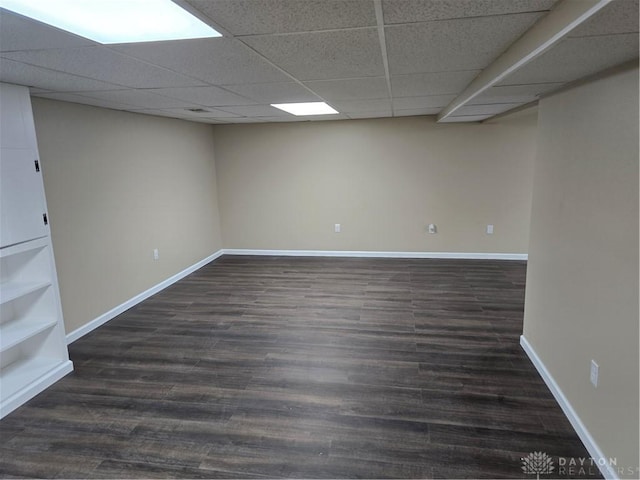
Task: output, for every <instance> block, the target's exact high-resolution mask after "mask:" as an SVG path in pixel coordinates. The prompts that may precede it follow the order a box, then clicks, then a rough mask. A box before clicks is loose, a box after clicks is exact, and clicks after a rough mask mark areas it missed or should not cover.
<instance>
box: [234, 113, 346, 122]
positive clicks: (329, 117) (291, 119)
mask: <svg viewBox="0 0 640 480" xmlns="http://www.w3.org/2000/svg"><path fill="white" fill-rule="evenodd" d="M349 117H350V116H347V115H343V114H341V115H311V116H308V117H296V116H295V115H288V114H287V115H286V116H283V117H257V118H256V119H257V120H260V121H262V122H269V123H272V122H279V123H282V122H317V121H326V120H349ZM250 120H251V119H250V118H245V122H244V123H251V122H250ZM254 120H255V119H254ZM233 122H234V123H235V120H234V121H233Z"/></svg>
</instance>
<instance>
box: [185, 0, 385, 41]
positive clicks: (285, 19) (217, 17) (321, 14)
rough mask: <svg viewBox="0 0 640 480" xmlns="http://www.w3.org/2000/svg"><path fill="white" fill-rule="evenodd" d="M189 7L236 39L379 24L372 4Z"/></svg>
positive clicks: (206, 0) (283, 1)
mask: <svg viewBox="0 0 640 480" xmlns="http://www.w3.org/2000/svg"><path fill="white" fill-rule="evenodd" d="M188 3H190V4H191V5H192V6H193V7H195V8H196V9H197V10H198V11H200V12H201V13H203V14H204V15H206V16H207V17H209V18H210V19H211V20H213V21H214V22H215V23H216V24H218V25H220V26H221V27H223V28H225V29H226V30H228V31H229V32H231V33H232V34H233V35H255V34H263V33H287V32H307V31H313V30H329V29H340V28H351V27H366V26H373V25H375V24H376V14H375V10H374V5H373V2H372V1H371V0H188Z"/></svg>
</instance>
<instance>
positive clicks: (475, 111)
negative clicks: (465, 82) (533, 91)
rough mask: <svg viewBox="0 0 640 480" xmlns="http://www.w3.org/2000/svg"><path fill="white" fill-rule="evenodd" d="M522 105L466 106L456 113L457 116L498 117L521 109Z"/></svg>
mask: <svg viewBox="0 0 640 480" xmlns="http://www.w3.org/2000/svg"><path fill="white" fill-rule="evenodd" d="M520 105H522V103H493V104H490V105H465V106H464V107H461V108H459V109H458V110H456V111H455V115H456V116H469V115H496V114H498V113H502V112H506V111H507V110H511V109H513V108H516V107H519V106H520Z"/></svg>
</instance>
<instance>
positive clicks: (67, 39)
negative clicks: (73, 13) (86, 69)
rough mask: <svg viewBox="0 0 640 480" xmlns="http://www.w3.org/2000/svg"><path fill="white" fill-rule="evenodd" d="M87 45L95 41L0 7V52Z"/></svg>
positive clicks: (93, 43)
mask: <svg viewBox="0 0 640 480" xmlns="http://www.w3.org/2000/svg"><path fill="white" fill-rule="evenodd" d="M88 45H96V43H95V42H92V41H91V40H88V39H86V38H83V37H79V36H77V35H73V34H71V33H68V32H65V31H63V30H59V29H57V28H54V27H50V26H49V25H46V24H44V23H41V22H36V21H35V20H30V19H28V18H26V17H23V16H22V15H17V14H15V13H13V12H10V11H8V10H4V9H2V8H0V52H8V51H13V50H39V49H46V48H72V47H83V46H88Z"/></svg>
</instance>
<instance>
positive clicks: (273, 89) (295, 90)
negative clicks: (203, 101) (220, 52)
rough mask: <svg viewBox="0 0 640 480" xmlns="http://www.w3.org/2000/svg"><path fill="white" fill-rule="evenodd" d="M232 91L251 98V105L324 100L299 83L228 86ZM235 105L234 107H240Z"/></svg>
mask: <svg viewBox="0 0 640 480" xmlns="http://www.w3.org/2000/svg"><path fill="white" fill-rule="evenodd" d="M225 88H226V89H227V90H231V91H232V92H235V93H237V94H239V95H242V96H243V97H247V98H251V99H253V101H251V102H249V103H253V104H255V103H291V102H317V101H320V100H322V99H321V98H320V97H318V96H316V95H314V94H313V93H311V92H310V91H309V90H307V89H306V88H304V87H303V86H302V85H300V84H299V83H295V82H285V83H250V84H246V85H227V86H225ZM240 104H241V103H235V104H234V105H240Z"/></svg>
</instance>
